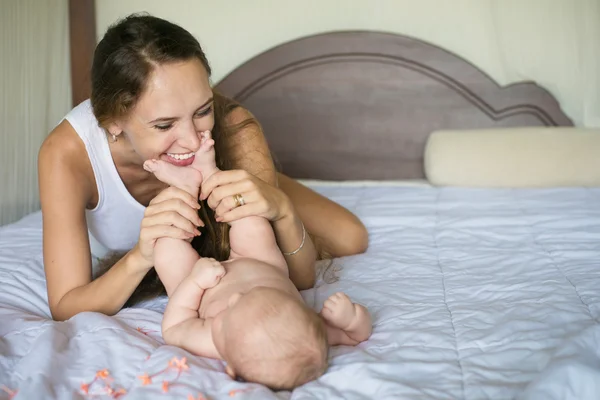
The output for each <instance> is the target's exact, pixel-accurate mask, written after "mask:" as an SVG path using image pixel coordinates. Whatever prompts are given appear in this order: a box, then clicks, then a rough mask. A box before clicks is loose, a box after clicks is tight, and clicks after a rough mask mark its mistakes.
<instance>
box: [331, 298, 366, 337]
mask: <svg viewBox="0 0 600 400" xmlns="http://www.w3.org/2000/svg"><path fill="white" fill-rule="evenodd" d="M363 309H364V307H363V306H361V305H360V304H355V303H352V301H351V300H350V298H349V297H348V296H346V295H345V294H344V293H341V292H338V293H335V294H333V295H331V296H329V298H328V299H327V300H325V304H324V305H323V309H322V310H321V315H322V316H323V319H325V321H326V322H327V323H328V324H329V325H331V326H332V327H334V328H339V329H341V330H343V331H350V330H353V329H354V328H355V327H357V326H359V325H360V324H362V323H364V322H365V321H364V320H365V315H367V319H368V313H366V312H363V311H366V310H363ZM366 322H368V321H366Z"/></svg>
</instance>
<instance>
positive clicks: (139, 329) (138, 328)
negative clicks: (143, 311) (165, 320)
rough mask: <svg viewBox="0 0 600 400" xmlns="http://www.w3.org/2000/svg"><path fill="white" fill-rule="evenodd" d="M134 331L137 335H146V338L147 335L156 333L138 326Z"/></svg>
mask: <svg viewBox="0 0 600 400" xmlns="http://www.w3.org/2000/svg"><path fill="white" fill-rule="evenodd" d="M135 330H136V331H138V332H139V333H142V334H144V335H146V336H148V334H149V333H152V332H156V331H149V330H147V329H146V328H142V327H141V326H138V327H137V328H135Z"/></svg>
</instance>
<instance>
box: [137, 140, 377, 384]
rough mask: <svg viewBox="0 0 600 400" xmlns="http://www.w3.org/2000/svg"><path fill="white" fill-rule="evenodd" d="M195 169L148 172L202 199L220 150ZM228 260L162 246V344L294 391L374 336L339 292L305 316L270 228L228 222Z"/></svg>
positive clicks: (169, 242)
mask: <svg viewBox="0 0 600 400" xmlns="http://www.w3.org/2000/svg"><path fill="white" fill-rule="evenodd" d="M194 157H195V158H194V160H193V162H192V164H191V165H190V166H187V167H178V166H174V165H172V164H169V163H167V162H164V161H160V160H149V161H147V162H146V163H145V164H144V168H146V169H147V170H148V171H150V172H153V173H154V174H155V175H156V177H157V178H158V179H160V180H161V181H163V182H165V183H167V184H169V185H172V186H176V187H179V188H181V189H184V190H186V191H188V192H189V193H190V194H191V195H193V196H196V198H198V192H199V187H200V185H201V182H202V181H203V180H205V179H207V178H208V177H209V176H210V175H211V174H212V173H214V172H216V171H217V167H216V164H215V153H214V141H213V140H212V138H211V137H210V132H203V133H202V144H201V147H200V149H199V150H198V151H197V152H196V153H195V156H194ZM230 225H231V229H230V234H229V237H230V247H231V252H230V257H229V259H228V260H227V261H224V262H218V261H216V260H214V259H208V258H200V257H199V256H198V253H197V252H196V251H195V250H194V249H193V248H192V246H191V244H190V243H189V241H186V240H176V239H171V238H161V239H159V240H158V241H157V243H156V247H155V268H156V271H157V273H158V275H159V277H160V279H161V281H162V282H163V284H164V285H165V288H166V290H167V294H168V295H169V302H168V304H167V307H166V310H165V314H164V319H163V322H162V334H163V338H164V340H165V342H166V343H167V344H170V345H175V346H179V347H181V348H184V349H186V350H187V351H189V352H191V353H193V354H196V355H199V356H204V357H210V358H215V359H222V360H224V361H225V362H226V364H227V366H226V371H227V373H228V374H229V375H230V376H231V377H233V378H237V377H239V378H242V379H244V380H246V381H248V382H256V383H261V384H264V385H266V386H268V387H270V388H272V389H275V390H280V389H288V390H290V389H293V388H295V387H297V386H299V385H302V384H304V383H306V382H308V381H311V380H313V379H316V378H318V377H319V376H321V375H322V374H323V373H324V372H325V370H326V368H327V352H328V345H339V344H344V345H356V344H358V343H360V342H362V341H364V340H367V339H368V338H369V337H370V335H371V331H372V324H371V318H370V316H369V313H368V311H367V310H366V308H365V307H363V306H361V305H358V304H353V303H352V302H351V301H350V299H349V298H348V297H347V296H346V295H345V294H343V293H336V294H334V295H332V296H331V297H329V299H327V301H326V302H325V303H324V306H323V309H322V311H321V313H320V314H317V313H316V312H315V311H314V310H312V309H311V308H309V307H308V306H307V305H306V304H305V303H304V301H303V299H302V297H301V295H300V293H299V292H298V290H297V289H296V288H295V286H294V285H293V283H292V282H291V281H290V279H289V276H288V269H287V265H286V262H285V259H284V257H283V255H282V254H281V251H280V250H279V248H278V246H277V243H276V240H275V235H274V233H273V230H272V227H271V225H270V223H269V222H268V221H267V220H266V219H264V218H261V217H247V218H242V219H240V220H237V221H234V222H232V223H230Z"/></svg>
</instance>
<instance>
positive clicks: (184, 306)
mask: <svg viewBox="0 0 600 400" xmlns="http://www.w3.org/2000/svg"><path fill="white" fill-rule="evenodd" d="M224 275H225V268H224V267H223V266H222V265H221V263H219V262H218V261H216V260H214V259H212V258H203V259H201V260H198V262H196V264H195V265H194V267H193V269H192V272H191V273H190V274H189V275H188V276H187V277H186V278H185V279H184V280H183V281H182V282H181V284H180V285H179V286H178V287H177V289H175V291H174V293H173V295H172V296H171V298H170V299H169V302H168V303H167V308H166V309H165V313H164V317H163V322H162V335H163V339H164V340H165V343H166V344H169V345H173V346H179V347H182V348H183V349H185V350H187V351H190V352H192V353H194V354H196V355H199V356H204V357H211V358H219V353H218V351H217V350H216V348H215V346H214V343H213V340H212V334H211V329H210V323H209V322H208V321H205V320H203V319H200V318H198V309H199V308H200V302H201V301H202V296H203V294H204V291H205V290H206V289H210V288H212V287H215V286H216V285H217V284H218V283H219V282H220V281H221V278H222V277H223V276H224Z"/></svg>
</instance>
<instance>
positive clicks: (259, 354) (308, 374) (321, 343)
mask: <svg viewBox="0 0 600 400" xmlns="http://www.w3.org/2000/svg"><path fill="white" fill-rule="evenodd" d="M278 296H279V297H277V298H276V301H274V300H273V299H272V298H271V297H269V298H265V297H264V296H261V297H258V298H257V300H258V303H257V302H253V303H252V306H251V307H252V308H250V309H248V308H247V309H245V311H246V315H248V319H247V320H244V321H241V320H239V321H232V322H233V325H228V327H227V331H226V332H225V335H226V336H227V338H228V340H229V343H228V345H227V346H228V347H230V348H231V349H233V350H232V351H226V353H227V354H226V355H227V357H226V360H227V362H228V363H229V365H230V366H231V367H232V369H233V370H234V372H235V374H236V376H237V377H239V378H242V379H243V380H245V381H247V382H255V383H260V384H263V385H265V386H268V387H269V388H270V389H272V390H293V389H295V388H296V387H298V386H301V385H304V384H305V383H307V382H310V381H312V380H315V379H317V378H319V377H321V375H323V374H324V373H325V371H326V370H327V367H328V360H327V358H328V357H327V356H328V347H329V343H328V341H327V329H326V327H325V323H324V322H323V320H322V319H321V317H320V316H319V315H318V314H317V313H316V312H315V311H314V310H312V309H311V308H309V307H308V306H307V305H306V304H304V303H303V302H302V301H300V300H298V299H290V298H289V296H288V295H283V296H282V295H278ZM248 320H249V321H252V322H251V323H250V324H248V322H247V321H248Z"/></svg>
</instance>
